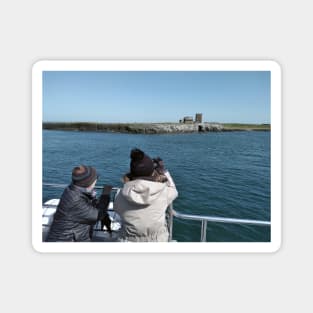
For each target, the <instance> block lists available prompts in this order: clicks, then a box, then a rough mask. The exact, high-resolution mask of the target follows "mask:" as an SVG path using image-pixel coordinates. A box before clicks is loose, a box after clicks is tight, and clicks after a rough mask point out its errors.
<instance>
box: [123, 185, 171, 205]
mask: <svg viewBox="0 0 313 313" xmlns="http://www.w3.org/2000/svg"><path fill="white" fill-rule="evenodd" d="M165 188H166V184H165V183H158V182H152V181H148V180H143V179H136V180H132V181H129V182H127V183H126V184H125V185H124V187H123V189H122V195H123V196H124V197H125V199H126V200H128V201H129V202H134V203H137V204H141V205H149V204H151V203H153V202H154V201H155V200H156V199H158V197H159V196H160V194H161V193H162V192H163V190H164V189H165Z"/></svg>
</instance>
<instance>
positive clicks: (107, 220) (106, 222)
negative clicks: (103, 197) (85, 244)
mask: <svg viewBox="0 0 313 313" xmlns="http://www.w3.org/2000/svg"><path fill="white" fill-rule="evenodd" d="M103 226H105V227H106V228H107V231H108V232H109V233H110V234H111V233H112V229H111V219H110V216H109V214H105V215H104V217H103V218H102V220H101V228H102V229H103Z"/></svg>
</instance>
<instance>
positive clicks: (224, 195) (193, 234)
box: [42, 130, 271, 242]
mask: <svg viewBox="0 0 313 313" xmlns="http://www.w3.org/2000/svg"><path fill="white" fill-rule="evenodd" d="M270 138H271V132H270V131H233V132H206V133H190V134H153V135H147V134H122V133H105V132H84V131H60V130H43V167H42V170H43V183H55V184H66V185H67V184H70V182H71V171H72V169H73V167H75V166H77V165H79V164H86V165H91V166H94V167H96V169H97V171H98V173H99V175H100V178H99V180H98V183H97V185H98V186H102V185H105V184H110V185H113V186H115V187H122V185H123V184H122V177H123V175H124V174H125V173H127V172H128V171H129V162H130V158H129V155H130V150H131V149H132V148H135V147H136V148H139V149H141V150H143V151H144V152H145V153H146V154H148V155H149V156H150V157H151V158H153V157H161V158H162V159H163V160H164V164H165V167H166V168H167V169H168V170H169V171H170V173H171V175H172V177H173V179H174V181H175V184H176V188H177V190H178V193H179V196H178V198H177V199H176V200H175V201H174V203H173V205H174V209H175V210H176V211H178V212H181V213H187V214H188V213H189V214H199V215H210V216H217V217H229V218H243V219H256V220H262V221H270V219H271V214H270V211H271V210H270V208H271V193H270V191H271V168H270V155H271V154H270ZM62 192H63V189H62V188H52V187H47V186H45V185H44V184H43V202H45V201H47V200H48V199H51V198H59V197H60V196H61V194H62ZM99 192H100V191H99ZM200 234H201V222H198V221H186V220H179V219H176V218H175V219H174V227H173V239H175V240H177V241H179V242H197V241H199V240H200ZM270 240H271V229H270V227H267V226H252V225H232V224H222V223H211V222H208V225H207V241H209V242H268V241H270Z"/></svg>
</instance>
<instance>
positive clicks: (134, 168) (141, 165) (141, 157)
mask: <svg viewBox="0 0 313 313" xmlns="http://www.w3.org/2000/svg"><path fill="white" fill-rule="evenodd" d="M130 158H131V161H130V174H131V176H133V177H140V176H151V175H152V173H153V170H154V166H153V161H152V160H151V159H150V157H149V156H148V155H146V154H145V153H144V152H143V151H141V150H139V149H133V150H132V151H131V152H130Z"/></svg>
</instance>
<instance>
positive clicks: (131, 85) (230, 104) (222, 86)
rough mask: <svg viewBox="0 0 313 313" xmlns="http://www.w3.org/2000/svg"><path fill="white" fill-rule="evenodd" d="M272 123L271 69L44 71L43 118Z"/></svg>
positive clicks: (76, 120)
mask: <svg viewBox="0 0 313 313" xmlns="http://www.w3.org/2000/svg"><path fill="white" fill-rule="evenodd" d="M195 113H203V121H207V122H224V123H226V122H234V123H270V72H268V71H256V72H251V71H242V72H239V71H235V72H234V71H230V72H227V71H224V72H223V71H218V72H214V71H206V72H188V71H183V72H172V71H162V72H145V71H143V72H117V71H114V72H107V71H99V72H98V71H94V72H86V71H60V72H58V71H46V72H44V73H43V121H50V122H52V121H58V122H61V121H62V122H63V121H64V122H104V123H105V122H108V123H109V122H121V123H124V122H178V121H179V119H181V118H183V117H184V116H193V117H194V115H195Z"/></svg>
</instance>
